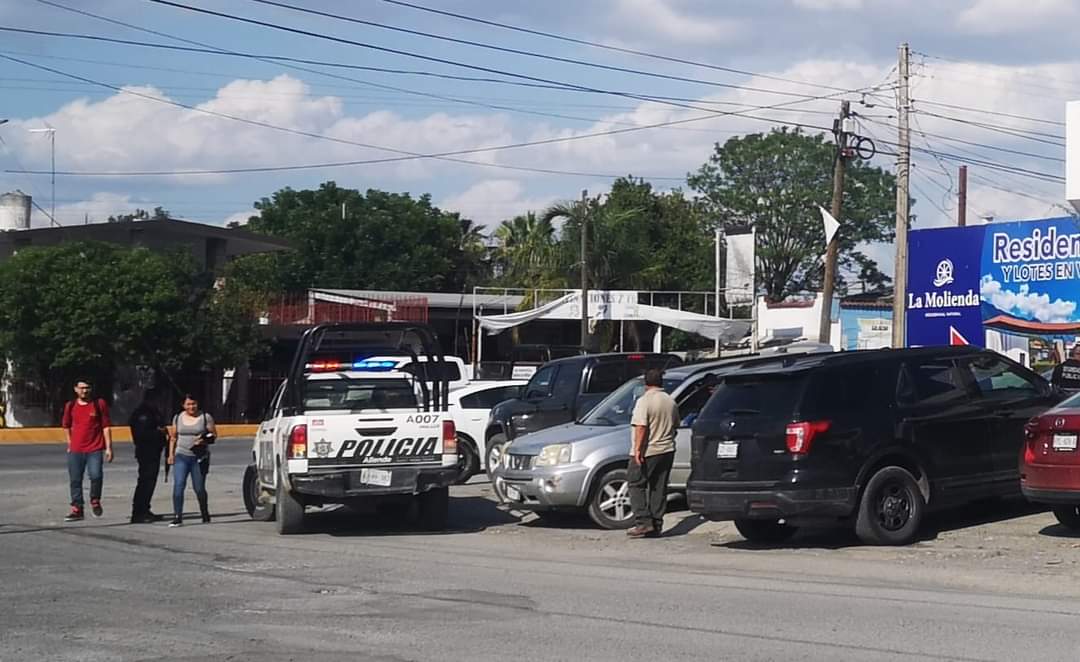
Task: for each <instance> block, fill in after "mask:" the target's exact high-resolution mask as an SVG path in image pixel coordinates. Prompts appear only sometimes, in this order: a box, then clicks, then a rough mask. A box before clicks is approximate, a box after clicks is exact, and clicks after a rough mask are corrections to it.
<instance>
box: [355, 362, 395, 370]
mask: <svg viewBox="0 0 1080 662" xmlns="http://www.w3.org/2000/svg"><path fill="white" fill-rule="evenodd" d="M352 367H353V370H362V371H366V372H389V371H391V370H394V369H395V368H397V361H355V362H353V364H352Z"/></svg>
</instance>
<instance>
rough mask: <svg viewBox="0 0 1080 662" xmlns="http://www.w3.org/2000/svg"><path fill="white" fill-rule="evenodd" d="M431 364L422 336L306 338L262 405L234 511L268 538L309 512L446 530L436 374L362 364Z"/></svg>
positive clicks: (419, 332)
mask: <svg viewBox="0 0 1080 662" xmlns="http://www.w3.org/2000/svg"><path fill="white" fill-rule="evenodd" d="M386 355H392V356H402V355H405V356H411V357H413V360H414V361H416V360H418V359H419V357H420V356H423V357H424V358H423V360H424V361H426V362H428V363H429V364H441V363H442V361H443V356H442V353H441V350H439V345H438V341H437V339H436V338H435V335H434V333H433V332H432V331H431V329H430V328H429V327H427V326H424V325H418V324H407V323H395V322H386V323H378V324H332V325H322V326H316V327H313V328H311V329H309V330H308V331H306V332H305V333H304V335H303V337H302V338H301V340H300V344H299V346H298V347H297V350H296V354H295V355H294V356H293V360H292V366H291V368H290V371H289V375H288V377H287V378H286V380H285V382H284V383H283V384H282V385H281V386H280V388H278V390H277V392H276V393H275V394H274V397H273V400H272V401H271V402H270V406H269V408H268V411H267V414H266V416H265V417H264V420H263V421H262V424H261V425H260V426H259V430H258V433H257V436H256V438H255V441H254V445H253V448H252V459H253V463H252V464H251V465H249V466H248V467H247V470H246V471H245V472H244V485H243V490H244V492H243V493H244V503H245V506H246V507H247V511H248V514H249V515H250V516H251V517H252V518H253V519H256V520H261V521H269V520H271V519H273V520H275V521H276V522H277V529H278V532H279V533H282V534H290V533H298V532H301V531H303V529H304V520H305V509H306V508H307V507H309V506H314V507H317V506H324V505H327V504H346V505H351V506H356V507H362V508H366V507H370V506H382V505H393V504H397V505H399V506H406V508H407V510H406V512H408V513H409V514H410V515H411V516H412V517H413V518H414V519H415V520H416V521H417V522H418V523H419V524H420V526H421V527H423V528H425V529H443V528H445V527H446V519H447V508H448V504H449V485H451V484H453V483H454V481H455V480H456V479H457V477H458V473H459V472H460V468H459V466H458V455H457V432H456V430H455V428H454V422H453V420H452V419H451V417H450V414H449V413H448V393H449V389H448V385H447V381H446V379H445V378H443V377H442V376H441V375H442V374H443V373H444V372H445V371H442V370H426V371H423V373H424V374H417V373H415V372H405V371H401V370H398V362H396V361H391V360H377V359H372V358H370V357H372V356H386Z"/></svg>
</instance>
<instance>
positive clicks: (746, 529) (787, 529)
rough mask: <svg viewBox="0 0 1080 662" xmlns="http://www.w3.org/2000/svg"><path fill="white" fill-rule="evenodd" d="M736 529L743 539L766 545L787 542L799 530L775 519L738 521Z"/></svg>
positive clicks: (736, 521)
mask: <svg viewBox="0 0 1080 662" xmlns="http://www.w3.org/2000/svg"><path fill="white" fill-rule="evenodd" d="M735 528H736V529H738V531H739V534H740V535H741V536H742V537H743V538H746V539H747V540H749V541H750V542H755V543H761V544H764V545H775V544H777V543H782V542H785V541H786V540H789V539H790V538H791V536H793V535H795V532H796V531H798V530H799V528H798V527H795V526H791V525H790V524H785V523H782V522H781V521H780V520H775V519H737V520H735Z"/></svg>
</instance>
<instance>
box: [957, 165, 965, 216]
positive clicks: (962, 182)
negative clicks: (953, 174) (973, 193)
mask: <svg viewBox="0 0 1080 662" xmlns="http://www.w3.org/2000/svg"><path fill="white" fill-rule="evenodd" d="M959 197H960V199H959V201H958V203H959V204H957V205H956V224H957V225H959V226H960V227H964V226H965V225H967V166H966V165H962V166H960V194H959Z"/></svg>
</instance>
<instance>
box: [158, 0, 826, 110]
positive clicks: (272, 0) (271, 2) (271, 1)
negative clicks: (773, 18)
mask: <svg viewBox="0 0 1080 662" xmlns="http://www.w3.org/2000/svg"><path fill="white" fill-rule="evenodd" d="M249 1H250V2H255V3H258V4H262V5H268V6H272V7H279V8H281V9H289V10H292V11H295V12H300V13H303V14H308V15H312V16H321V17H323V18H330V19H334V20H337V21H346V22H349V23H355V24H357V25H366V26H368V27H374V28H380V29H383V30H391V31H393V32H399V33H403V34H410V35H414V36H419V37H425V38H427V39H437V40H439V41H446V42H450V43H454V44H461V45H466V46H473V47H476V48H484V49H488V50H493V51H498V52H500V53H510V54H513V55H521V56H525V57H532V58H539V59H543V60H549V61H553V62H562V63H565V64H575V65H578V66H583V67H590V68H593V69H602V70H605V71H616V72H619V73H625V74H632V75H635V76H646V77H649V78H658V79H662V80H671V81H677V82H681V83H693V84H696V85H707V86H710V87H721V88H726V89H735V90H747V91H751V92H760V93H763V94H778V95H783V96H800V97H803V98H813V97H812V95H803V94H798V93H795V92H784V91H781V90H771V89H768V88H760V87H751V86H746V85H736V84H733V83H722V82H719V81H710V80H703V79H700V78H689V77H686V76H676V75H672V74H663V73H659V72H655V71H644V70H641V69H632V68H630V67H620V66H616V65H610V64H602V63H599V62H590V61H588V60H578V59H575V58H567V57H561V56H558V55H549V54H546V53H537V52H534V51H528V50H524V49H520V48H509V47H506V46H497V45H495V44H487V43H484V42H480V41H473V40H470V39H458V38H456V37H449V36H446V35H441V34H436V33H432V32H423V31H421V30H413V29H411V28H403V27H401V26H396V25H389V24H386V23H378V22H376V21H369V20H366V19H361V18H355V17H352V16H345V15H343V14H334V13H331V12H326V11H320V10H317V9H311V8H308V7H299V6H297V5H290V4H288V3H285V2H278V1H277V0H249ZM165 4H172V3H165ZM177 6H179V5H177ZM833 89H839V88H833Z"/></svg>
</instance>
